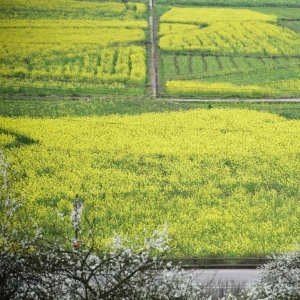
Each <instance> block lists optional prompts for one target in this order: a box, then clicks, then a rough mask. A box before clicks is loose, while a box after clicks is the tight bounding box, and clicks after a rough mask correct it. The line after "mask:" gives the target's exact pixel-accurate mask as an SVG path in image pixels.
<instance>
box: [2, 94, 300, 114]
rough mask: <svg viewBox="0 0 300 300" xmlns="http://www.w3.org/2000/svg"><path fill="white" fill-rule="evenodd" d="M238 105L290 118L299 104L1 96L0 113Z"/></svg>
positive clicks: (119, 111) (132, 111)
mask: <svg viewBox="0 0 300 300" xmlns="http://www.w3.org/2000/svg"><path fill="white" fill-rule="evenodd" d="M213 108H224V109H227V108H240V109H254V110H260V111H268V112H271V113H274V114H278V115H280V116H284V117H287V118H290V119H300V103H295V102H290V103H279V102H272V103H270V102H242V101H240V102H231V101H224V102H214V101H213V100H211V101H207V102H180V101H178V102H171V101H167V100H153V99H147V98H132V99H125V98H112V97H106V98H78V99H76V98H62V99H48V98H45V99H43V98H39V99H23V100H21V99H1V100H0V115H1V116H5V117H32V118H42V117H50V118H60V117H66V116H92V115H95V116H105V115H111V114H119V115H125V114H128V115H137V114H142V113H151V112H165V111H181V110H190V109H213Z"/></svg>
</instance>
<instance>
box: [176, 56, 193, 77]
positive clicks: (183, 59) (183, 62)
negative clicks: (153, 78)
mask: <svg viewBox="0 0 300 300" xmlns="http://www.w3.org/2000/svg"><path fill="white" fill-rule="evenodd" d="M176 57H177V64H178V66H179V74H180V75H186V74H190V73H191V72H190V71H191V70H190V68H189V56H188V55H178V56H176Z"/></svg>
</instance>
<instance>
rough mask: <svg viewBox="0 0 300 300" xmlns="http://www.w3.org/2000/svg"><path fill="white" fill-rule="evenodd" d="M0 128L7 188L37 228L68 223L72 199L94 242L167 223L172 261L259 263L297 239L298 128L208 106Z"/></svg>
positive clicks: (14, 121) (0, 124)
mask: <svg viewBox="0 0 300 300" xmlns="http://www.w3.org/2000/svg"><path fill="white" fill-rule="evenodd" d="M0 128H1V129H2V134H1V135H0V147H1V149H2V151H4V152H5V154H6V157H8V158H9V160H10V164H11V167H12V169H13V170H15V172H16V174H17V175H18V176H19V177H20V180H19V181H18V182H17V183H16V184H15V186H14V188H15V191H16V192H17V194H18V195H19V196H20V197H22V199H24V200H23V202H24V205H25V207H26V208H27V210H28V211H30V214H31V215H32V216H34V217H35V219H36V221H37V222H42V223H43V224H44V226H45V228H47V226H54V225H55V224H56V222H57V218H56V216H57V213H64V214H65V215H66V219H65V222H66V223H65V224H69V223H70V218H69V214H70V211H71V210H72V204H73V201H74V197H75V194H76V193H78V194H79V195H80V198H81V201H83V202H84V211H85V213H86V214H87V215H88V217H89V218H90V219H91V220H93V219H95V222H96V226H97V239H98V242H99V244H100V245H103V244H104V243H105V242H107V241H108V240H109V239H110V238H111V236H112V235H113V232H114V231H117V232H119V233H121V234H122V233H123V234H125V235H127V236H129V237H134V236H136V235H139V234H142V232H143V228H146V229H147V230H149V231H151V230H153V229H154V228H156V227H157V225H159V224H163V223H164V222H165V221H167V222H168V224H169V227H170V236H171V238H172V246H173V247H174V248H173V252H172V254H173V255H178V256H181V255H197V256H198V255H199V256H207V255H212V256H216V255H222V256H223V255H225V256H243V255H264V254H266V253H268V254H269V253H271V252H273V251H280V250H286V249H291V248H292V247H293V246H294V244H295V242H296V241H299V239H300V231H299V229H300V228H299V227H300V223H299V217H300V209H299V186H300V185H299V169H300V160H299V149H300V140H299V135H300V123H299V121H298V120H293V121H291V120H287V119H285V118H283V117H279V116H276V115H273V114H270V113H263V112H256V111H250V110H219V109H211V110H193V111H189V112H172V113H148V114H142V115H138V116H118V115H111V116H105V117H83V118H61V119H48V118H44V119H31V118H8V117H1V118H0ZM22 136H23V137H24V136H26V137H28V138H30V139H27V142H26V143H25V142H24V143H23V144H21V145H20V144H19V147H12V146H11V145H12V144H13V142H14V140H16V139H18V140H19V141H20V140H21V137H22ZM28 141H29V142H28ZM69 226H70V225H69Z"/></svg>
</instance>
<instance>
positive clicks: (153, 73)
mask: <svg viewBox="0 0 300 300" xmlns="http://www.w3.org/2000/svg"><path fill="white" fill-rule="evenodd" d="M149 1H150V3H149V7H150V17H149V24H150V37H151V55H150V85H151V87H152V93H151V94H152V97H156V94H157V91H156V87H157V70H156V66H155V60H156V59H155V58H156V53H155V39H154V36H155V32H154V21H153V5H154V0H149Z"/></svg>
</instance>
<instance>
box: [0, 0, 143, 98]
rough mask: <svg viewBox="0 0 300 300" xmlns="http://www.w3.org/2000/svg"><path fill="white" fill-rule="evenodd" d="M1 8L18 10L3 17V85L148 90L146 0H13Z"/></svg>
mask: <svg viewBox="0 0 300 300" xmlns="http://www.w3.org/2000/svg"><path fill="white" fill-rule="evenodd" d="M0 8H1V9H2V10H3V11H5V10H7V12H8V13H10V11H12V10H15V9H16V13H15V14H14V15H13V16H9V17H7V18H2V19H1V20H0V44H1V46H0V57H1V59H0V81H1V86H2V87H11V89H12V90H13V91H18V92H19V91H21V90H20V89H21V88H23V89H24V88H39V89H40V90H41V91H42V92H43V91H45V92H53V91H54V90H55V89H56V90H57V91H60V90H62V91H64V90H67V91H68V92H70V89H73V90H74V91H76V90H80V89H81V90H82V89H83V90H87V91H86V92H85V93H88V90H90V91H91V90H94V91H95V90H96V91H97V90H104V91H105V90H107V91H108V92H109V91H110V90H113V89H116V88H117V89H123V90H124V89H125V84H127V85H132V86H133V88H132V90H134V89H135V88H136V87H137V86H139V87H140V88H142V89H143V90H144V88H145V84H146V69H147V67H146V47H145V46H144V42H145V40H146V30H147V29H148V21H147V20H146V19H145V16H144V13H145V10H146V6H145V4H141V3H132V2H129V3H127V4H126V5H125V4H124V3H121V2H104V3H103V2H87V1H82V2H78V1H75V0H72V1H67V2H65V1H44V0H43V1H25V2H24V1H21V0H13V1H4V2H1V3H0ZM17 8H18V9H17ZM22 14H23V15H22ZM28 14H29V17H27V15H28ZM64 84H65V88H64ZM126 89H127V91H130V89H131V87H130V86H127V87H126Z"/></svg>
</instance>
